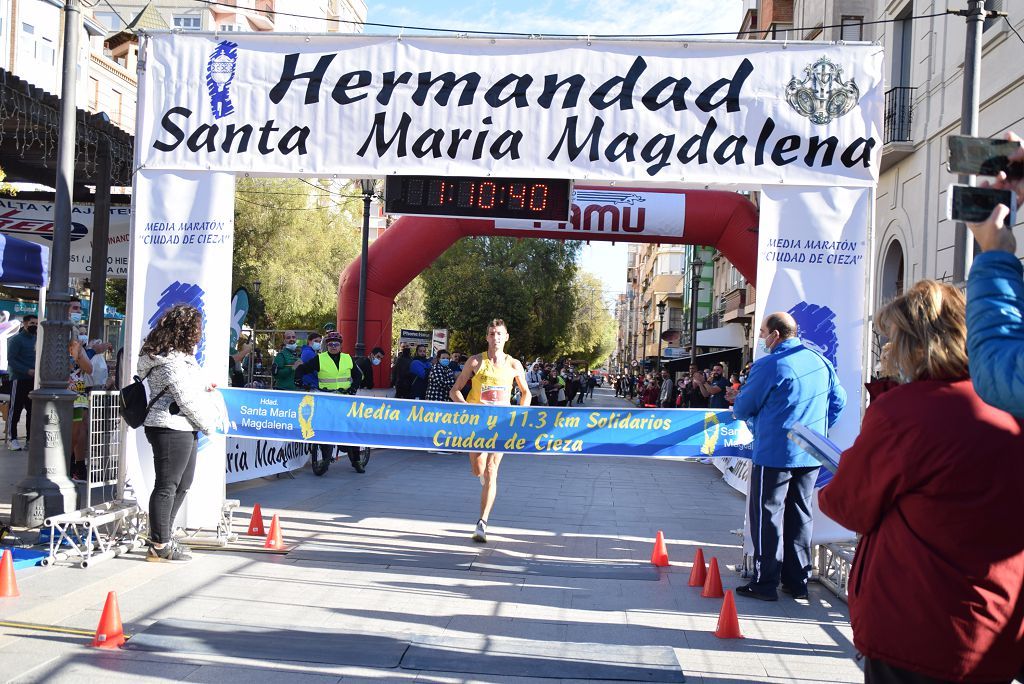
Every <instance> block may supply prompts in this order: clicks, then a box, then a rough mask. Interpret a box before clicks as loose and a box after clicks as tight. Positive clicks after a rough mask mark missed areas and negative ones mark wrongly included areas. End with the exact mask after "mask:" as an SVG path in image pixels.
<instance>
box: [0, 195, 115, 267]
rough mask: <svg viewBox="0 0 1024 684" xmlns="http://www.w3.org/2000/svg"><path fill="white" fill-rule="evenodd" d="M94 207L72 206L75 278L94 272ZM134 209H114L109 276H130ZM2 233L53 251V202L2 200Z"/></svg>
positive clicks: (72, 264) (87, 205) (112, 213)
mask: <svg viewBox="0 0 1024 684" xmlns="http://www.w3.org/2000/svg"><path fill="white" fill-rule="evenodd" d="M94 213H95V212H94V211H93V206H92V205H91V204H75V205H73V206H72V207H71V265H70V273H71V275H72V276H73V277H78V278H85V277H88V276H89V274H90V272H91V271H92V235H93V233H92V226H93V214H94ZM130 222H131V209H129V208H128V207H116V206H115V207H110V232H109V234H108V237H107V277H108V278H127V277H128V232H129V228H130ZM0 233H3V234H4V235H13V236H15V237H19V238H21V239H23V240H28V241H29V242H35V243H38V244H40V245H45V246H46V247H47V248H50V247H51V246H52V244H53V203H52V202H37V201H33V200H19V199H12V198H9V197H3V198H0Z"/></svg>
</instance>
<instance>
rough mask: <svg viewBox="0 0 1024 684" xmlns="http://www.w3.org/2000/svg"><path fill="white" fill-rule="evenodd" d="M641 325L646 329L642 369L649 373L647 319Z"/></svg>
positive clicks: (641, 350)
mask: <svg viewBox="0 0 1024 684" xmlns="http://www.w3.org/2000/svg"><path fill="white" fill-rule="evenodd" d="M641 325H642V326H643V327H644V343H643V346H642V347H641V348H640V357H641V358H640V367H641V368H642V369H643V371H644V372H645V373H646V372H647V319H644V320H643V322H642V323H641Z"/></svg>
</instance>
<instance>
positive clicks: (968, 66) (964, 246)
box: [953, 0, 985, 284]
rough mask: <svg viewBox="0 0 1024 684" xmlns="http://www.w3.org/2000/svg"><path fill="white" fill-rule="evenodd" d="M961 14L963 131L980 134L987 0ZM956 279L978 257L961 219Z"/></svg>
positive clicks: (973, 0) (971, 1)
mask: <svg viewBox="0 0 1024 684" xmlns="http://www.w3.org/2000/svg"><path fill="white" fill-rule="evenodd" d="M957 14H959V15H961V16H964V17H966V18H967V46H966V48H965V50H964V91H963V102H962V103H961V110H960V133H961V135H972V136H977V135H978V108H979V106H980V102H981V33H982V30H983V29H984V26H985V0H967V10H966V11H964V12H958V13H957ZM957 182H958V183H961V184H966V185H972V186H973V185H974V184H975V183H976V182H977V181H976V179H975V177H974V176H959V177H958V178H957ZM953 245H954V246H953V280H954V281H955V282H956V283H958V284H963V283H964V282H966V281H967V274H968V273H969V272H970V270H971V263H972V262H973V261H974V238H973V237H972V236H971V233H970V232H969V231H968V230H967V226H966V225H965V224H964V223H960V222H957V224H956V232H955V238H954V243H953Z"/></svg>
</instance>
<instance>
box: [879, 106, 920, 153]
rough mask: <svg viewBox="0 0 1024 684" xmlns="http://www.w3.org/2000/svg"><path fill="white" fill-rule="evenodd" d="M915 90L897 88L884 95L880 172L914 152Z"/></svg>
mask: <svg viewBox="0 0 1024 684" xmlns="http://www.w3.org/2000/svg"><path fill="white" fill-rule="evenodd" d="M915 90H917V89H916V88H910V87H906V86H898V87H896V88H890V89H889V90H888V91H887V92H886V93H885V118H884V121H883V127H884V128H883V131H882V135H883V143H884V145H883V147H882V165H881V170H882V171H883V172H884V171H885V170H886V169H888V168H889V167H891V166H892V165H893V164H896V163H897V162H899V161H902V160H903V159H905V158H906V157H907V156H909V155H910V154H911V153H912V152H913V151H914V140H913V137H912V132H913V130H912V124H913V121H914V91H915Z"/></svg>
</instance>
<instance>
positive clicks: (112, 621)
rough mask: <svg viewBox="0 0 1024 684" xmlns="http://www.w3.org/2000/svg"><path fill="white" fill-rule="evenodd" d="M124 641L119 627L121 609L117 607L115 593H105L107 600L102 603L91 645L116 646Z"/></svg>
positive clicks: (100, 646) (97, 646)
mask: <svg viewBox="0 0 1024 684" xmlns="http://www.w3.org/2000/svg"><path fill="white" fill-rule="evenodd" d="M123 643H124V629H123V628H122V627H121V611H120V609H119V608H118V607H117V594H115V593H114V592H110V593H109V594H107V602H106V603H105V604H104V605H103V614H102V615H100V624H99V626H98V627H97V628H96V636H95V637H93V640H92V645H93V646H95V647H96V648H118V647H119V646H121V644H123Z"/></svg>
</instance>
